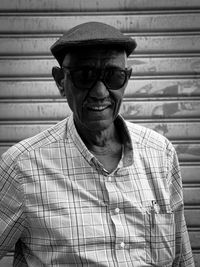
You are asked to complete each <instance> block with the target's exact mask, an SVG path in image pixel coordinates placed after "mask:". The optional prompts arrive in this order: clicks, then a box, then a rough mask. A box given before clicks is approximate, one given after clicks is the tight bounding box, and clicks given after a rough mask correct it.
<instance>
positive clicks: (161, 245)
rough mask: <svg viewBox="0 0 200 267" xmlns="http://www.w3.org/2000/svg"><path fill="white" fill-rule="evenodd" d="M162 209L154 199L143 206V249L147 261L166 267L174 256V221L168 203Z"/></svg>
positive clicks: (170, 263)
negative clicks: (144, 244) (144, 243)
mask: <svg viewBox="0 0 200 267" xmlns="http://www.w3.org/2000/svg"><path fill="white" fill-rule="evenodd" d="M162 210H164V212H163V211H162ZM162 210H161V209H160V207H159V206H158V205H157V204H156V203H155V202H154V201H152V203H151V204H150V205H149V206H147V207H145V211H146V212H145V242H146V246H145V250H146V261H147V263H150V264H153V266H162V267H167V266H171V265H172V262H173V260H174V258H175V221H174V213H173V211H172V210H171V208H170V206H169V205H168V206H165V207H164V208H163V209H162Z"/></svg>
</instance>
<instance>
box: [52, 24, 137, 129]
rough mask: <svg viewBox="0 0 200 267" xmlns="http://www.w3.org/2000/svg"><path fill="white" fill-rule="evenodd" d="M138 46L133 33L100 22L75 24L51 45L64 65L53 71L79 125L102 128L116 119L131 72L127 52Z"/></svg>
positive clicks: (61, 64) (53, 51)
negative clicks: (132, 35)
mask: <svg viewBox="0 0 200 267" xmlns="http://www.w3.org/2000/svg"><path fill="white" fill-rule="evenodd" d="M135 47H136V43H135V41H134V40H133V39H131V38H130V37H127V36H125V35H123V34H122V33H121V32H120V31H118V30H117V29H115V28H113V27H111V26H109V25H106V24H103V23H97V22H89V23H85V24H81V25H79V26H77V27H74V28H73V29H71V30H70V31H68V32H67V33H66V34H65V35H63V36H62V37H61V38H60V39H59V40H58V41H57V42H56V43H55V44H54V45H53V46H52V47H51V51H52V53H53V55H54V56H55V58H56V59H57V60H58V62H59V64H60V66H61V68H57V67H54V68H53V70H52V74H53V77H54V79H55V81H56V83H57V86H58V88H59V90H60V93H61V95H62V96H64V97H66V98H67V100H68V104H69V106H70V108H71V110H72V111H73V113H74V119H75V123H76V126H77V127H78V128H81V127H82V128H88V129H90V130H103V129H106V128H108V127H109V126H110V125H111V124H112V123H113V121H114V120H115V118H116V116H117V115H118V112H119V108H120V105H121V101H122V98H123V94H124V90H125V87H126V85H127V82H128V79H129V78H130V75H131V70H130V69H128V68H127V56H128V55H129V54H130V53H131V52H132V51H133V50H134V49H135Z"/></svg>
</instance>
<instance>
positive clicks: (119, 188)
mask: <svg viewBox="0 0 200 267" xmlns="http://www.w3.org/2000/svg"><path fill="white" fill-rule="evenodd" d="M116 124H117V127H118V129H120V131H121V134H122V136H123V145H124V151H123V155H122V158H121V160H120V162H119V165H118V167H117V168H116V169H115V170H114V171H113V172H112V173H108V172H107V171H106V170H105V169H104V168H103V166H102V165H101V164H100V162H99V161H98V160H97V159H96V158H95V157H94V156H93V155H92V154H91V153H90V152H89V151H88V149H87V148H86V146H85V145H84V143H83V142H82V140H81V139H80V137H79V135H78V133H77V131H76V129H75V126H74V123H73V118H72V116H70V117H69V118H67V119H65V120H64V121H62V122H60V123H58V124H57V125H55V126H54V127H52V128H50V129H48V130H46V131H44V132H42V133H40V134H38V135H36V136H35V137H32V138H29V139H27V140H24V141H22V142H20V143H18V144H16V145H15V146H13V147H12V148H10V149H9V150H8V151H7V152H6V153H4V154H3V156H2V160H1V164H0V183H1V187H0V200H1V202H0V257H2V256H4V255H5V254H6V252H7V251H8V250H10V249H12V247H13V245H14V244H16V246H15V257H14V266H20V267H23V266H33V267H34V266H35V267H40V266H120V267H126V266H131V267H132V266H134V267H137V266H140V267H141V266H162V267H164V266H173V267H174V266H185V267H189V266H190V267H191V266H194V263H193V258H192V253H191V247H190V242H189V239H188V232H187V229H186V224H185V219H184V213H183V210H184V207H183V195H182V183H181V177H180V171H179V167H178V161H177V156H176V153H175V151H174V148H173V147H172V145H171V143H170V142H169V141H168V140H167V139H165V138H164V137H162V136H161V135H159V134H158V133H156V132H154V131H152V130H149V129H146V128H144V127H141V126H139V125H135V124H131V123H128V122H125V121H124V120H123V119H122V118H121V117H120V116H119V117H118V118H117V120H116Z"/></svg>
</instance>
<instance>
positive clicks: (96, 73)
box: [63, 67, 132, 90]
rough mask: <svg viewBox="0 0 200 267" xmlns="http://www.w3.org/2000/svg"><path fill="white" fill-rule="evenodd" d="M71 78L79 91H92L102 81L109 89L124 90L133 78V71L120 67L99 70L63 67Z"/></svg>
mask: <svg viewBox="0 0 200 267" xmlns="http://www.w3.org/2000/svg"><path fill="white" fill-rule="evenodd" d="M63 69H65V70H66V71H67V72H68V73H69V75H70V78H71V81H72V83H73V84H74V86H75V87H76V88H77V89H80V90H81V89H87V90H88V89H91V88H92V87H93V86H94V85H95V84H96V83H97V81H102V82H103V84H104V85H105V86H106V88H107V89H111V90H118V89H120V88H122V87H123V86H124V85H125V84H126V82H127V81H128V79H129V78H130V76H131V72H132V69H131V68H130V69H128V68H125V69H122V68H118V67H107V68H104V69H97V68H91V67H82V68H76V69H72V68H68V67H63Z"/></svg>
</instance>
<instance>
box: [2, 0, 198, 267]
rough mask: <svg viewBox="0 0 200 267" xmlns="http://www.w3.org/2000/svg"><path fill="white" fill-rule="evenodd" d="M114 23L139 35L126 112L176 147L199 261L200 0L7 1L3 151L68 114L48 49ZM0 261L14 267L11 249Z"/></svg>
mask: <svg viewBox="0 0 200 267" xmlns="http://www.w3.org/2000/svg"><path fill="white" fill-rule="evenodd" d="M94 20H95V21H101V22H107V23H108V24H111V25H113V26H116V27H117V28H119V29H121V30H122V31H123V32H125V33H126V34H128V35H130V36H134V38H135V39H136V40H137V43H138V48H137V50H136V52H135V54H134V55H132V56H131V57H130V59H129V65H131V66H132V67H133V76H132V78H131V81H130V82H129V85H128V88H127V91H126V95H125V99H124V103H123V106H122V109H121V111H122V113H123V115H124V116H125V118H126V119H128V120H130V121H133V122H136V123H141V124H143V125H146V126H147V127H150V128H152V129H155V130H156V131H158V132H160V133H162V134H164V135H165V136H166V137H168V138H169V139H170V140H171V141H172V142H173V144H174V145H175V147H176V149H177V152H178V156H179V160H180V163H181V169H182V176H183V181H184V198H185V215H186V220H187V224H188V227H189V234H190V238H191V244H192V248H193V252H194V258H195V261H196V266H197V267H198V266H200V79H199V77H200V1H199V0H190V1H188V0H159V1H157V0H109V1H107V0H96V1H93V0H88V1H81V0H68V1H66V0H59V1H57V0H40V1H39V0H37V1H36V0H10V1H8V0H1V2H0V97H1V100H0V154H1V153H3V151H5V150H6V149H7V148H8V147H9V146H11V145H12V144H14V143H15V142H17V141H19V140H21V139H23V138H26V137H29V136H32V135H34V134H36V133H38V132H39V131H41V130H43V129H45V128H47V127H49V126H51V125H52V124H54V123H56V122H57V121H59V120H61V119H62V118H64V117H65V116H66V115H67V114H68V112H69V108H68V107H67V104H66V103H65V101H64V100H63V99H61V98H60V97H59V94H58V92H57V89H56V86H55V84H54V82H53V80H52V78H51V67H52V66H53V65H55V64H56V62H55V60H54V59H53V58H52V56H51V54H50V52H49V47H50V45H51V44H52V43H53V42H54V41H55V40H56V39H57V38H58V37H59V36H60V34H61V33H62V32H63V31H64V30H67V29H69V28H71V27H72V26H75V25H76V24H79V23H81V22H86V21H94ZM8 256H9V257H7V258H5V259H4V260H2V261H1V262H0V267H7V266H11V264H10V263H9V262H11V260H12V252H11V253H9V255H8Z"/></svg>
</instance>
